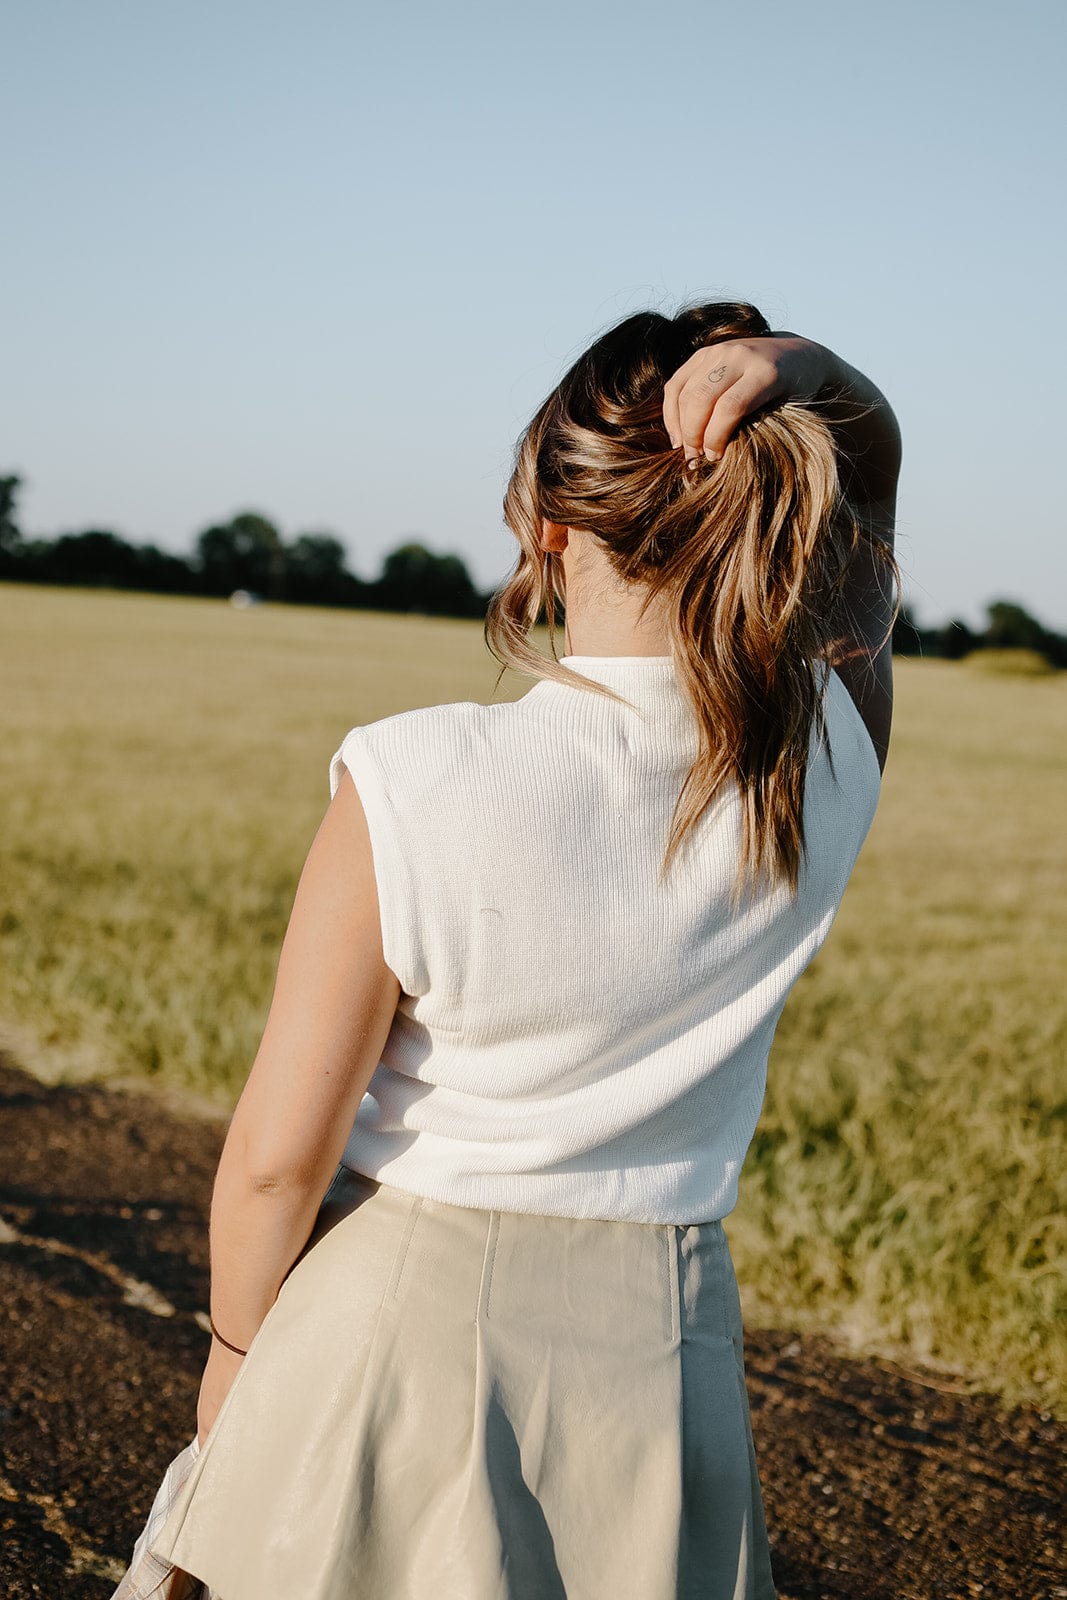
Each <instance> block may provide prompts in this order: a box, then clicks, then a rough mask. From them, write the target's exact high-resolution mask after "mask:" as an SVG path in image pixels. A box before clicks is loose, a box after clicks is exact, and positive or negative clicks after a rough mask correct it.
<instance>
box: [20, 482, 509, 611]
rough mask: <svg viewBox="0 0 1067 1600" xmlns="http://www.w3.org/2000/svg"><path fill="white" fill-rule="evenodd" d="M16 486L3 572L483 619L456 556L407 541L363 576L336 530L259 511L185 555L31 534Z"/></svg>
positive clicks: (106, 538) (97, 539)
mask: <svg viewBox="0 0 1067 1600" xmlns="http://www.w3.org/2000/svg"><path fill="white" fill-rule="evenodd" d="M20 483H21V480H20V478H19V477H17V476H15V475H12V476H8V477H0V579H5V580H8V581H10V580H12V579H15V580H22V581H24V582H28V583H63V584H85V585H89V586H92V587H95V588H108V589H140V590H146V591H150V592H152V593H155V594H195V595H215V596H225V595H230V594H233V592H234V591H235V590H238V589H244V590H248V591H250V592H251V593H252V594H254V595H257V596H259V597H261V598H262V599H265V600H279V601H292V602H298V603H300V604H303V605H324V606H355V607H359V608H360V609H363V610H366V609H375V610H382V611H418V612H425V613H426V614H427V615H431V616H448V617H484V615H485V611H486V608H487V606H488V604H489V600H490V595H491V591H489V592H487V593H481V592H480V591H479V590H478V589H477V587H476V586H475V584H474V582H473V580H472V578H471V576H470V573H469V572H468V571H467V567H466V564H465V563H464V561H463V560H462V558H461V557H460V556H457V555H449V554H445V555H440V554H438V553H437V552H435V551H433V550H429V549H427V548H426V546H425V545H423V544H419V543H417V542H410V543H407V544H402V545H400V546H399V547H398V548H397V549H395V550H392V551H390V553H389V554H388V555H387V556H386V557H385V558H384V560H383V562H382V565H381V571H380V572H379V574H378V576H377V578H374V579H371V580H367V579H364V578H360V577H357V576H356V575H355V574H354V573H352V572H350V571H349V570H348V567H347V566H346V564H345V549H344V546H343V545H342V543H341V541H340V540H339V539H335V538H334V537H333V535H332V534H328V533H302V534H300V535H298V536H297V537H296V538H295V539H293V540H291V541H289V542H288V543H287V542H286V541H285V540H284V539H283V538H282V536H281V534H280V533H279V531H278V529H277V528H276V527H275V525H274V523H273V522H271V521H270V519H269V518H267V517H265V516H262V515H261V514H260V513H259V512H258V511H242V512H240V513H239V514H238V515H237V516H235V517H232V518H231V519H230V520H229V521H228V522H222V523H217V524H214V525H212V526H211V527H209V528H205V529H204V530H203V532H202V533H200V534H199V535H198V536H197V538H196V539H195V541H194V543H193V548H192V551H191V552H190V553H189V555H176V554H173V553H172V552H170V551H167V550H161V549H160V548H159V547H158V545H155V544H132V543H131V542H130V541H129V540H127V539H123V538H121V537H120V536H119V535H118V534H116V533H112V532H110V531H109V530H107V529H104V528H90V529H87V530H86V531H85V532H83V533H63V534H59V535H58V536H57V537H56V538H54V539H44V538H33V539H28V538H25V537H24V536H23V534H22V532H21V530H20V528H19V526H18V518H17V506H18V491H19V486H20Z"/></svg>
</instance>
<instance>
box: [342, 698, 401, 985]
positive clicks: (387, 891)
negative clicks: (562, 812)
mask: <svg viewBox="0 0 1067 1600" xmlns="http://www.w3.org/2000/svg"><path fill="white" fill-rule="evenodd" d="M345 767H347V768H348V771H349V772H350V773H351V775H352V781H353V783H354V784H355V786H356V789H357V791H358V794H359V798H360V802H361V804H362V806H363V814H364V816H365V817H366V819H367V830H368V832H369V834H370V842H371V854H372V856H373V860H374V879H375V883H376V885H377V889H378V908H379V915H380V920H381V929H382V954H383V956H384V958H385V964H386V966H387V967H388V968H389V970H390V971H391V972H392V973H394V974H395V976H396V978H397V980H398V982H399V983H400V987H401V989H402V990H403V991H404V992H405V993H406V994H417V993H419V988H418V978H417V972H416V970H415V969H417V967H418V965H419V962H418V957H417V953H416V951H415V949H414V943H415V940H414V930H415V928H416V926H417V922H416V919H415V916H414V897H413V894H412V884H411V876H410V872H409V868H408V862H407V860H406V859H405V854H404V851H403V848H402V846H401V840H400V829H399V822H398V818H397V815H396V812H395V809H394V807H393V804H392V801H391V800H390V798H389V793H388V789H387V787H386V784H385V779H384V777H383V774H382V770H381V767H380V766H379V764H378V761H377V760H376V758H375V757H374V756H373V755H372V754H371V750H370V747H369V744H368V740H367V737H366V733H365V730H364V729H363V728H352V729H351V730H350V731H349V732H348V733H347V734H346V735H345V737H344V739H343V740H342V741H341V744H340V747H339V748H338V749H337V750H336V751H335V752H334V754H333V755H332V756H331V757H330V798H331V800H332V799H333V797H334V795H335V794H336V793H337V786H338V784H339V783H340V782H341V773H342V769H343V768H345Z"/></svg>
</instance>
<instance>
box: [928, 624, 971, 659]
mask: <svg viewBox="0 0 1067 1600" xmlns="http://www.w3.org/2000/svg"><path fill="white" fill-rule="evenodd" d="M980 642H981V641H980V639H979V637H978V635H977V634H975V633H972V632H971V630H970V628H969V627H968V626H967V624H966V623H965V622H961V621H960V619H959V618H958V617H954V618H953V619H952V621H951V622H946V623H945V625H944V627H943V628H939V629H938V630H937V639H936V645H935V654H937V655H939V656H944V657H945V659H946V660H948V661H959V660H961V659H962V657H963V656H966V655H969V654H970V653H971V651H972V650H977V648H978V646H979V644H980Z"/></svg>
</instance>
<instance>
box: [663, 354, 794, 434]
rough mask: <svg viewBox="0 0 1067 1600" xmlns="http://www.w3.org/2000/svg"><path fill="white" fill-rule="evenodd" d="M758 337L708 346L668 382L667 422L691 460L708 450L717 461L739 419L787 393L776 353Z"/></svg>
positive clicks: (681, 367)
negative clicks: (759, 340)
mask: <svg viewBox="0 0 1067 1600" xmlns="http://www.w3.org/2000/svg"><path fill="white" fill-rule="evenodd" d="M768 343H769V341H767V342H765V343H764V344H763V348H762V349H761V348H760V345H759V344H758V343H757V342H756V341H753V340H748V339H731V340H723V341H722V342H721V343H719V344H714V345H706V346H705V347H704V348H703V349H701V350H697V351H696V352H695V353H694V354H693V355H692V356H690V358H689V360H688V361H686V362H685V363H684V364H683V365H682V366H680V367H679V368H678V371H677V372H676V373H674V374H673V376H672V377H671V378H670V379H669V380H668V381H667V383H666V384H665V386H664V391H663V421H664V425H665V427H666V429H667V433H668V435H669V437H670V440H671V443H672V445H673V446H674V448H675V449H678V447H679V446H681V447H682V448H683V449H684V451H685V458H686V460H687V461H690V460H692V458H693V457H694V456H697V455H700V453H701V452H702V451H703V452H704V453H705V454H706V455H708V456H709V458H711V459H713V460H717V459H718V458H719V457H720V456H721V455H722V452H723V450H724V449H725V447H726V444H727V441H728V440H729V438H730V436H731V434H732V433H733V432H734V430H735V429H736V427H737V425H738V423H739V422H741V421H742V420H743V419H744V418H745V417H747V416H748V415H749V413H750V412H752V411H755V410H758V408H759V407H760V406H763V405H766V404H767V403H768V401H770V400H773V399H775V398H777V396H778V395H780V394H781V393H783V391H784V387H785V385H784V383H783V381H782V377H781V374H780V372H779V368H778V364H777V362H776V361H775V359H774V353H773V352H772V351H771V350H770V349H768V348H767V344H768Z"/></svg>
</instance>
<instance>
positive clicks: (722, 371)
mask: <svg viewBox="0 0 1067 1600" xmlns="http://www.w3.org/2000/svg"><path fill="white" fill-rule="evenodd" d="M725 376H726V368H725V367H716V368H715V371H714V372H706V373H705V374H704V382H705V383H708V384H713V383H721V382H722V380H723V379H724V378H725Z"/></svg>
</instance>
